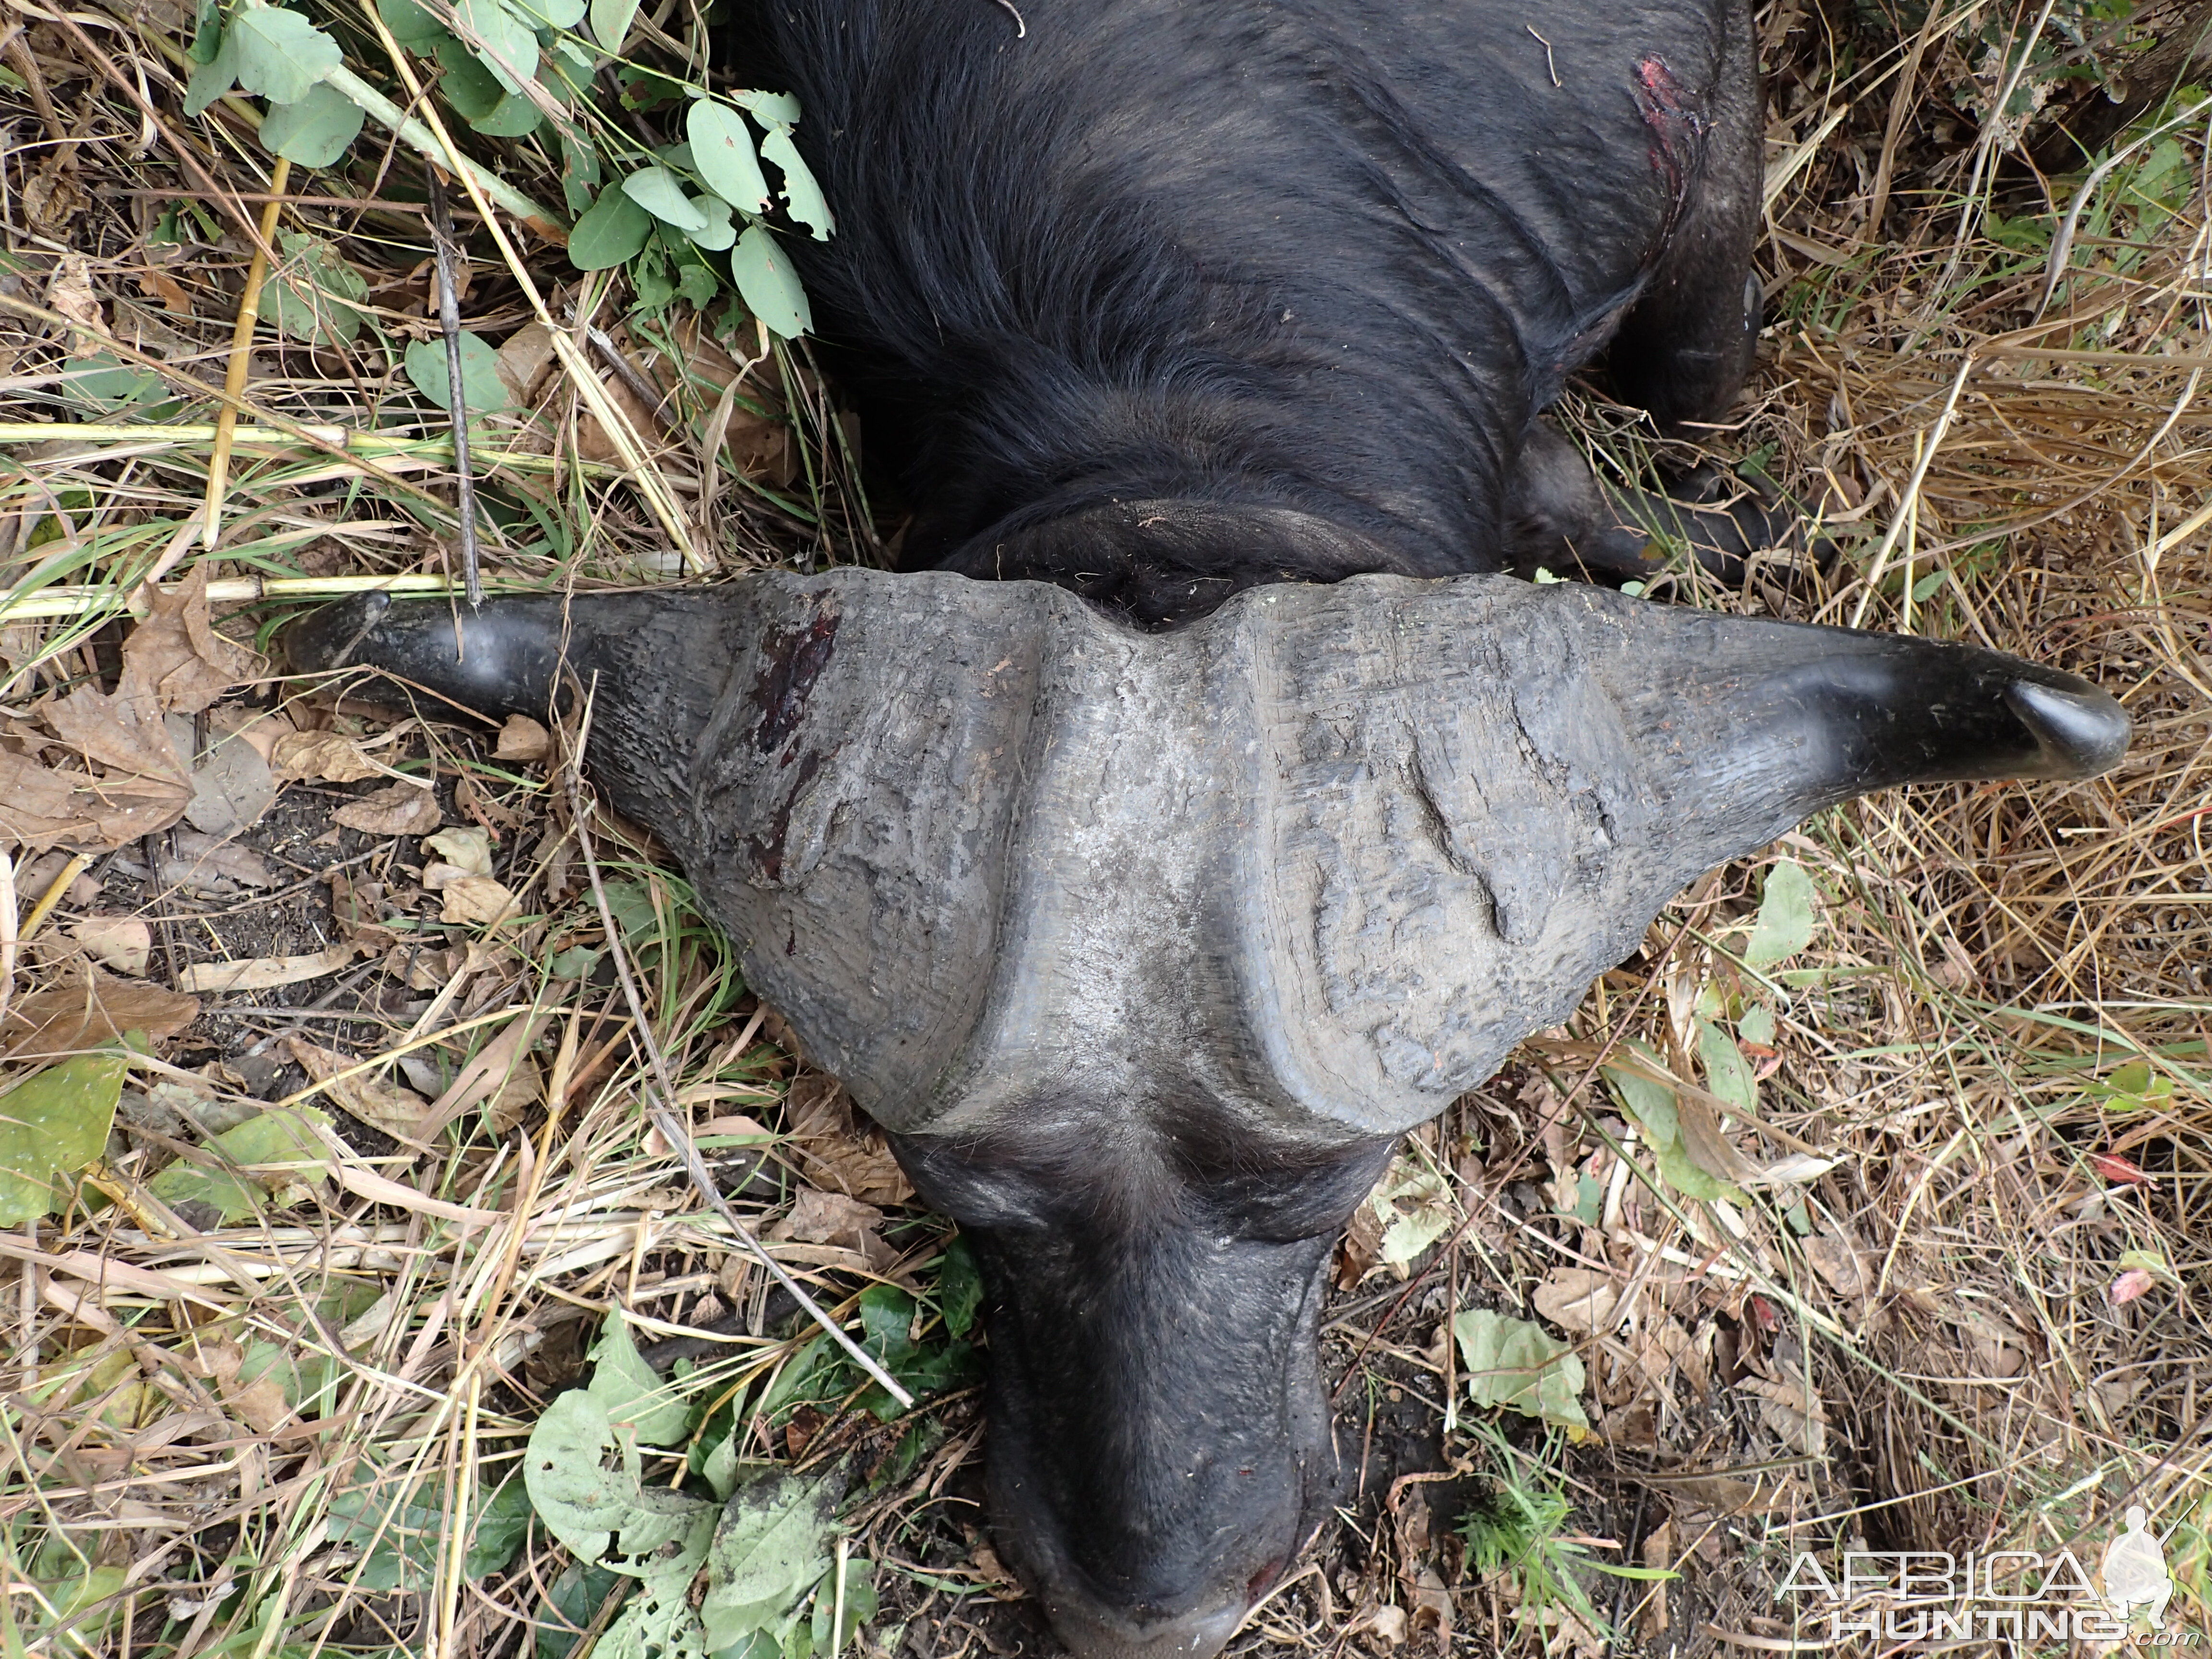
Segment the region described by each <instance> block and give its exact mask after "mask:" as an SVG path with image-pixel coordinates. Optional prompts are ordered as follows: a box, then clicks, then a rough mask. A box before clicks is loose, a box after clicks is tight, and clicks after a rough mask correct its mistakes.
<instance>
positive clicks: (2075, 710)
mask: <svg viewBox="0 0 2212 1659" xmlns="http://www.w3.org/2000/svg"><path fill="white" fill-rule="evenodd" d="M2066 678H2068V679H2069V680H2074V683H2073V684H2071V685H2068V686H2058V685H2051V684H2048V683H2046V682H2044V681H2040V680H2029V679H2018V680H2015V681H2014V682H2013V683H2012V684H2010V685H2008V686H2007V687H2006V688H2005V702H2006V703H2007V705H2008V706H2009V707H2010V708H2011V709H2012V712H2013V713H2014V714H2015V715H2016V716H2018V717H2019V720H2020V723H2021V725H2022V726H2026V727H2027V729H2028V731H2029V732H2030V733H2031V734H2033V737H2034V738H2035V743H2036V747H2037V748H2038V749H2039V750H2041V751H2042V757H2043V761H2044V765H2043V767H2041V768H2039V769H2038V773H2037V775H2039V776H2042V777H2047V778H2093V777H2095V776H2096V775H2098V774H2100V773H2101V772H2109V771H2111V770H2112V768H2114V767H2115V766H2118V764H2119V763H2120V757H2122V756H2124V755H2125V754H2126V753H2127V752H2128V739H2129V738H2130V736H2132V735H2133V722H2131V721H2130V720H2129V719H2128V711H2127V710H2126V709H2124V708H2122V707H2120V705H2119V703H2118V701H2116V700H2115V699H2114V698H2112V697H2110V696H2106V694H2105V693H2104V692H2102V691H2100V690H2098V689H2097V688H2096V687H2095V686H2093V685H2092V684H2089V683H2088V681H2087V680H2075V679H2074V677H2073V676H2072V675H2070V674H2069V675H2068V676H2067V677H2066Z"/></svg>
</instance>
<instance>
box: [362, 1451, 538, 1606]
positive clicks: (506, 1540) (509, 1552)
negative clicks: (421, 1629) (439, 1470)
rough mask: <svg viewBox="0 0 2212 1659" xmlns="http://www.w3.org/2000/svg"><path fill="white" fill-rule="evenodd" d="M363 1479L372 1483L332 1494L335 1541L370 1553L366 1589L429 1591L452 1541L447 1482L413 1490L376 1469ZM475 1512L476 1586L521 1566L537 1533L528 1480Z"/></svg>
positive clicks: (470, 1561)
mask: <svg viewBox="0 0 2212 1659" xmlns="http://www.w3.org/2000/svg"><path fill="white" fill-rule="evenodd" d="M362 1474H364V1475H365V1476H366V1478H365V1479H364V1480H362V1483H361V1484H360V1485H357V1486H347V1487H344V1488H342V1489H341V1490H340V1491H338V1492H335V1493H333V1494H332V1495H331V1505H330V1517H331V1532H330V1541H331V1543H333V1544H337V1545H342V1546H349V1547H354V1548H356V1549H362V1550H366V1551H367V1552H368V1555H367V1558H366V1559H363V1560H362V1563H361V1565H360V1567H359V1568H358V1569H357V1571H358V1573H359V1577H357V1578H356V1579H355V1580H354V1582H355V1583H358V1584H359V1585H360V1586H361V1588H362V1589H368V1590H392V1589H397V1590H405V1591H408V1592H410V1594H418V1593H420V1592H422V1591H423V1590H427V1589H429V1588H430V1585H431V1583H432V1581H433V1580H434V1578H435V1575H436V1573H437V1570H438V1555H439V1552H440V1551H441V1549H443V1548H444V1547H445V1543H446V1536H447V1532H446V1511H445V1502H444V1493H443V1492H442V1490H441V1483H440V1482H439V1481H437V1480H435V1479H426V1480H417V1481H415V1482H413V1483H411V1484H410V1482H409V1480H407V1479H406V1478H405V1477H404V1475H402V1474H392V1473H390V1472H386V1471H381V1470H376V1469H374V1468H373V1467H372V1468H365V1469H363V1470H362ZM475 1507H476V1519H475V1524H474V1529H473V1532H472V1534H471V1538H470V1541H469V1547H468V1554H467V1557H466V1559H465V1562H464V1564H463V1571H465V1572H466V1574H467V1575H468V1577H471V1578H472V1579H473V1578H483V1577H488V1576H489V1575H490V1574H492V1573H495V1572H497V1571H499V1570H500V1569H501V1567H504V1566H505V1565H507V1563H508V1562H509V1561H511V1560H513V1559H514V1552H515V1550H516V1549H517V1548H518V1547H520V1544H521V1542H522V1540H523V1535H524V1534H526V1532H527V1531H528V1530H529V1528H530V1494H529V1492H528V1491H527V1490H526V1488H525V1487H524V1486H523V1483H522V1480H521V1478H520V1476H510V1477H508V1479H507V1482H506V1484H505V1485H503V1486H501V1487H500V1488H499V1490H498V1491H497V1492H493V1493H489V1494H488V1493H485V1492H482V1491H479V1492H477V1495H476V1505H475Z"/></svg>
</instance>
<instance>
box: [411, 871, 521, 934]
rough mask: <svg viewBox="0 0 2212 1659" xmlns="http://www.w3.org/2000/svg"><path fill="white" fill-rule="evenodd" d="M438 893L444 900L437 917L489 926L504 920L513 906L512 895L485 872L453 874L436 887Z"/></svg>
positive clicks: (511, 912) (512, 909) (511, 911)
mask: <svg viewBox="0 0 2212 1659" xmlns="http://www.w3.org/2000/svg"><path fill="white" fill-rule="evenodd" d="M425 885H428V882H427V881H426V882H425ZM439 897H440V898H441V899H442V900H444V901H445V908H443V909H441V910H440V911H439V913H438V920H439V921H453V922H466V923H471V924H474V923H482V924H483V925H485V926H490V925H492V924H494V923H496V922H500V921H505V920H506V919H507V917H508V916H510V915H513V913H514V909H515V900H514V895H513V894H512V893H510V892H508V891H507V889H506V888H505V887H503V886H502V885H501V884H499V883H498V882H495V881H494V880H493V879H492V878H490V877H489V876H464V875H455V876H453V877H452V878H449V879H447V881H446V883H445V884H444V885H443V887H442V888H441V889H440V890H439Z"/></svg>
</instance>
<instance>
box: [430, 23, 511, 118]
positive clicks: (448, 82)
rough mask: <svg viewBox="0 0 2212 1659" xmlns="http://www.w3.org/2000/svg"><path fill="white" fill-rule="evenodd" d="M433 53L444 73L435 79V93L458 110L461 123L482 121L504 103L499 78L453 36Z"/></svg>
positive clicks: (438, 45)
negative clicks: (439, 94) (439, 92)
mask: <svg viewBox="0 0 2212 1659" xmlns="http://www.w3.org/2000/svg"><path fill="white" fill-rule="evenodd" d="M435 50H436V52H437V56H438V66H439V67H440V68H441V70H444V71H445V73H444V74H443V75H441V76H440V77H439V79H438V88H439V90H441V92H443V93H444V94H446V101H447V102H448V103H450V104H451V105H453V107H454V108H455V109H457V110H459V111H460V112H461V117H462V118H463V119H464V120H466V121H469V122H471V123H474V122H476V121H478V120H481V119H483V118H487V117H489V115H490V114H491V112H493V111H494V110H495V109H497V108H498V107H499V106H500V105H501V103H503V102H505V101H506V100H507V95H508V94H507V88H505V87H503V86H501V84H500V81H499V77H498V76H495V75H494V74H493V73H492V72H491V71H490V70H488V69H486V68H485V67H484V66H483V62H482V60H481V59H479V58H477V55H476V53H474V52H471V51H470V50H469V49H468V47H467V46H464V45H463V44H462V43H461V42H460V41H459V40H457V39H456V38H455V37H453V35H450V34H449V35H447V37H446V38H445V39H444V40H441V41H439V42H438V43H437V46H436V48H435Z"/></svg>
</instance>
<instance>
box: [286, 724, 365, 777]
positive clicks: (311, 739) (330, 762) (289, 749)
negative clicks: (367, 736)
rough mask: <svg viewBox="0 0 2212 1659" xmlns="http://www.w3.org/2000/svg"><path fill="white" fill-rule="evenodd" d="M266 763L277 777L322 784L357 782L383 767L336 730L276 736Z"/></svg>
mask: <svg viewBox="0 0 2212 1659" xmlns="http://www.w3.org/2000/svg"><path fill="white" fill-rule="evenodd" d="M270 769H272V770H273V771H274V772H275V773H276V775H277V776H278V777H280V778H316V779H319V780H320V781H322V782H325V783H359V782H360V781H362V779H363V778H374V777H377V776H380V775H382V773H383V771H384V769H383V768H382V767H380V766H379V765H378V764H377V763H375V762H374V761H373V760H371V759H369V757H368V756H367V755H364V754H363V753H362V751H361V745H360V744H356V742H354V740H353V739H352V738H349V737H346V736H344V735H343V734H342V733H340V732H289V733H287V734H286V735H285V736H283V737H281V738H277V739H276V749H275V750H274V751H273V752H272V753H271V755H270Z"/></svg>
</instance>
